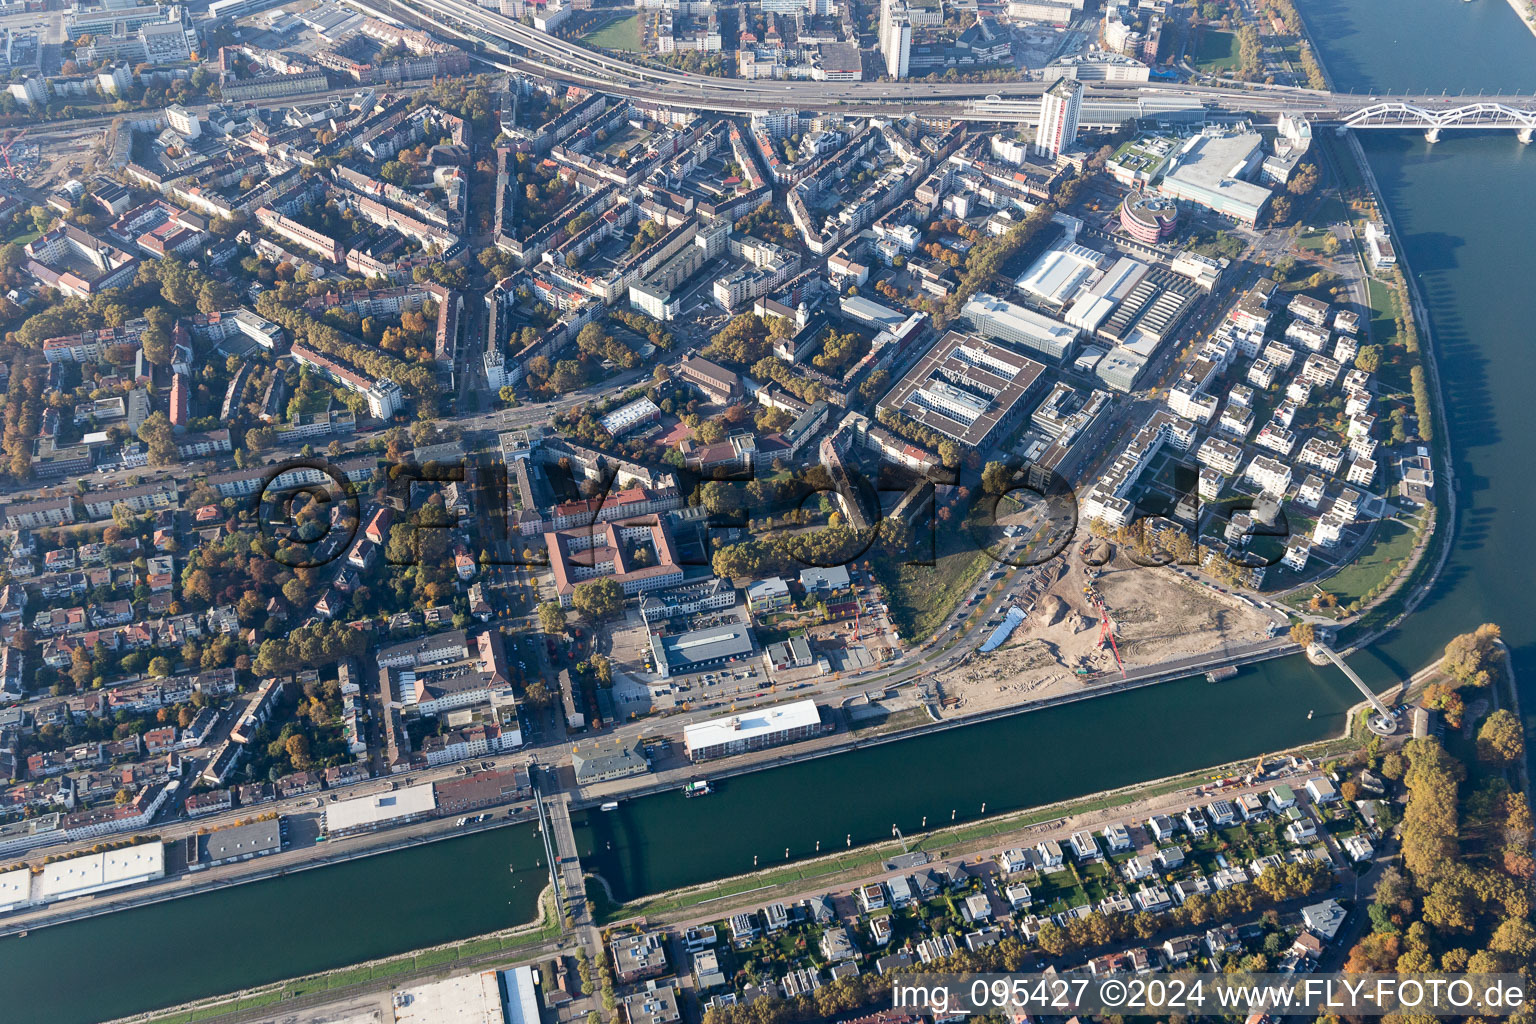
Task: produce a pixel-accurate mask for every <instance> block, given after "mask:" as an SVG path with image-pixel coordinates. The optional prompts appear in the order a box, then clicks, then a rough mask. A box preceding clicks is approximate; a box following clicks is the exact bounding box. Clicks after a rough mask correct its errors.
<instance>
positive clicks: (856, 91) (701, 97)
mask: <svg viewBox="0 0 1536 1024" xmlns="http://www.w3.org/2000/svg"><path fill="white" fill-rule="evenodd" d="M371 2H372V3H374V4H375V5H376V8H377V10H378V12H379V13H383V14H385V15H387V16H389V17H393V18H396V19H402V20H411V21H415V22H417V23H419V24H422V25H424V26H426V27H428V28H430V29H433V30H435V31H437V32H438V33H440V34H443V35H446V36H449V37H452V38H457V39H459V40H460V41H464V42H469V43H471V44H478V46H479V47H481V48H483V57H485V58H489V59H491V60H492V62H493V63H495V62H496V60H495V58H497V57H500V58H502V59H504V60H505V62H506V63H505V64H504V65H502V66H504V67H506V68H507V69H508V70H513V69H519V68H527V69H532V70H537V71H539V72H541V73H543V74H546V75H549V76H551V77H556V78H561V79H565V80H569V81H573V82H576V83H578V84H582V85H586V86H588V87H594V88H600V89H603V90H604V91H608V92H614V93H618V94H628V95H633V96H635V97H636V98H639V99H645V100H647V101H650V102H661V103H664V104H669V105H676V106H679V107H683V108H686V109H692V110H709V111H714V112H717V113H751V112H753V111H757V110H764V109H772V108H776V107H799V108H821V109H829V108H838V107H843V108H852V109H850V112H859V109H858V108H861V107H868V108H871V109H878V108H880V107H888V106H890V105H894V104H900V105H901V106H902V107H903V108H904V109H906V110H912V109H923V110H927V111H934V112H939V111H942V112H944V113H947V114H949V115H950V116H955V117H967V118H972V119H980V120H997V121H1009V120H1018V121H1023V120H1031V119H1033V118H1034V117H1035V116H1036V114H1037V112H1038V111H1037V108H1036V102H1038V97H1039V95H1040V93H1041V92H1043V91H1044V89H1045V88H1046V87H1047V84H1046V83H1042V82H991V83H966V82H928V81H895V82H892V81H870V82H865V81H853V82H818V81H809V82H784V81H774V80H745V79H727V78H714V77H711V76H707V75H698V74H690V73H688V72H683V71H672V70H669V69H666V68H659V67H654V66H649V65H642V64H638V63H634V62H631V61H628V60H624V59H621V58H618V57H613V56H610V55H608V54H606V53H602V52H600V51H597V50H593V49H590V48H588V47H586V46H583V45H581V44H580V43H576V42H572V41H569V40H565V39H559V38H557V37H555V36H552V35H549V34H548V33H545V32H541V31H539V30H537V29H535V28H531V27H529V26H527V25H524V24H522V23H521V22H518V21H515V20H513V19H512V18H508V17H506V16H504V15H501V14H499V13H497V12H495V11H492V10H488V9H486V8H484V7H479V6H477V5H475V4H473V3H471V2H469V0H371ZM1385 98H1387V97H1384V96H1366V95H1355V94H1344V93H1331V92H1320V91H1317V90H1312V89H1302V88H1295V87H1287V86H1270V85H1262V84H1249V85H1241V86H1238V85H1234V86H1230V87H1228V86H1204V85H1187V84H1183V83H1163V82H1141V83H1121V82H1093V83H1088V85H1087V93H1086V97H1085V99H1086V103H1085V110H1084V123H1088V124H1092V123H1100V124H1119V123H1121V122H1122V121H1124V120H1125V119H1126V118H1127V117H1131V116H1153V115H1155V114H1157V113H1159V112H1163V111H1174V110H1180V109H1189V108H1192V107H1198V106H1202V105H1209V106H1217V107H1226V108H1230V109H1235V110H1242V111H1254V112H1258V113H1273V112H1279V111H1285V110H1289V111H1297V112H1301V113H1310V114H1317V115H1338V114H1345V113H1348V112H1351V111H1354V110H1357V109H1359V108H1361V107H1364V106H1368V105H1370V104H1372V103H1374V102H1377V101H1378V100H1382V99H1385ZM1391 98H1392V99H1396V100H1402V101H1404V102H1410V103H1414V104H1416V105H1419V106H1424V107H1427V108H1429V109H1434V108H1436V107H1441V106H1447V105H1460V104H1461V103H1463V102H1465V99H1463V98H1461V97H1448V96H1394V97H1391ZM1480 99H1485V100H1488V101H1490V102H1495V101H1496V102H1503V103H1506V104H1509V105H1511V106H1526V107H1529V106H1531V104H1532V100H1531V97H1528V96H1527V97H1518V96H1514V97H1502V96H1501V97H1494V96H1489V97H1480ZM1031 101H1036V102H1031Z"/></svg>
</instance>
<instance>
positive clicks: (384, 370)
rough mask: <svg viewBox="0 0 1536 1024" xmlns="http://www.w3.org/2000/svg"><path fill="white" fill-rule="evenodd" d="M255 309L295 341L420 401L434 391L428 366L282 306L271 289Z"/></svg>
mask: <svg viewBox="0 0 1536 1024" xmlns="http://www.w3.org/2000/svg"><path fill="white" fill-rule="evenodd" d="M256 311H257V312H258V313H260V314H261V315H262V316H264V317H266V318H267V319H268V320H271V321H272V322H274V323H278V324H281V325H282V326H283V327H285V328H287V329H288V331H289V333H290V334H292V335H293V339H294V341H296V342H298V343H300V344H302V345H306V346H308V347H310V348H313V349H315V350H316V351H319V352H323V353H325V354H326V355H328V356H332V357H334V358H336V359H338V360H340V361H342V362H344V363H347V364H349V365H351V366H353V367H355V368H357V369H358V370H360V371H362V372H363V373H365V374H367V375H369V376H370V377H373V378H375V379H378V378H382V377H389V378H391V379H392V380H394V381H395V383H397V384H399V385H400V386H401V387H402V388H405V389H406V390H407V391H410V392H413V393H414V394H416V395H417V396H418V397H419V398H421V399H422V400H423V401H430V400H431V398H432V397H433V396H435V395H436V393H437V383H436V379H435V377H434V373H433V370H432V368H431V367H429V366H425V365H422V364H419V363H418V364H415V365H412V364H410V363H406V362H403V361H402V360H400V359H397V358H395V357H394V356H391V355H389V354H387V353H385V352H382V351H380V350H379V349H376V348H369V347H368V346H366V345H364V344H363V343H362V342H361V341H360V340H358V339H356V338H353V337H351V336H349V335H347V334H345V333H343V332H342V331H340V330H337V329H336V328H335V327H333V326H332V325H330V324H328V323H324V322H322V321H320V320H316V319H315V318H314V317H312V316H310V315H309V314H308V313H305V312H303V311H302V310H298V309H290V308H288V307H287V306H284V305H283V304H282V303H280V302H279V301H278V300H277V297H276V296H274V295H273V294H272V293H271V292H263V293H262V294H261V296H260V298H258V299H257V300H256Z"/></svg>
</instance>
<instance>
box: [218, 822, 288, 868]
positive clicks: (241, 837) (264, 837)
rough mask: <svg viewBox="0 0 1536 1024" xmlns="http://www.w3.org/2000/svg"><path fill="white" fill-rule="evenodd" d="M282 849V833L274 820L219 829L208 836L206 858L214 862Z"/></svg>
mask: <svg viewBox="0 0 1536 1024" xmlns="http://www.w3.org/2000/svg"><path fill="white" fill-rule="evenodd" d="M282 847H283V839H282V833H281V831H280V830H279V828H278V819H276V818H269V819H267V820H265V821H253V822H251V823H250V824H248V825H236V826H235V827H234V828H221V829H219V830H217V831H215V832H212V833H209V835H208V857H209V859H210V860H216V861H217V860H227V859H229V858H230V857H248V856H253V855H255V854H258V853H270V852H272V851H274V850H280V849H282Z"/></svg>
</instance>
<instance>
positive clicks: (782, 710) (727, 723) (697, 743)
mask: <svg viewBox="0 0 1536 1024" xmlns="http://www.w3.org/2000/svg"><path fill="white" fill-rule="evenodd" d="M820 724H821V712H820V711H818V710H817V708H816V702H815V701H814V700H797V701H795V702H794V703H793V704H778V705H775V706H773V707H768V708H754V709H753V710H751V711H743V712H741V713H740V714H735V715H729V716H727V717H725V718H712V719H710V720H709V721H707V722H699V723H697V724H695V725H690V726H687V727H686V728H684V729H683V742H684V743H686V744H687V746H688V749H689V750H698V749H700V748H702V747H713V746H718V745H719V744H722V743H730V742H733V741H739V740H744V739H748V738H750V737H753V736H762V735H768V734H770V733H777V732H785V731H787V730H789V729H799V728H803V727H805V726H815V725H820Z"/></svg>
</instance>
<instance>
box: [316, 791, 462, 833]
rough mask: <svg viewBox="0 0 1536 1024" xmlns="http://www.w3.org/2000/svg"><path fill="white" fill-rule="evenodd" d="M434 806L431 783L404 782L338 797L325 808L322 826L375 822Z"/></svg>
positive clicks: (331, 829)
mask: <svg viewBox="0 0 1536 1024" xmlns="http://www.w3.org/2000/svg"><path fill="white" fill-rule="evenodd" d="M436 806H437V798H436V797H435V796H434V795H433V792H432V785H431V783H422V784H421V785H419V786H405V787H403V788H401V789H397V790H394V791H392V792H388V793H374V794H373V795H371V796H360V797H355V798H353V799H351V800H340V801H338V802H336V803H334V804H331V805H330V806H329V807H327V808H326V809H325V828H326V831H328V832H340V831H344V830H346V829H352V828H358V827H360V826H367V825H378V824H382V823H384V822H386V821H393V820H395V819H396V818H405V817H409V816H411V815H413V814H424V813H426V812H427V811H430V810H432V809H433V808H435V807H436Z"/></svg>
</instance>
